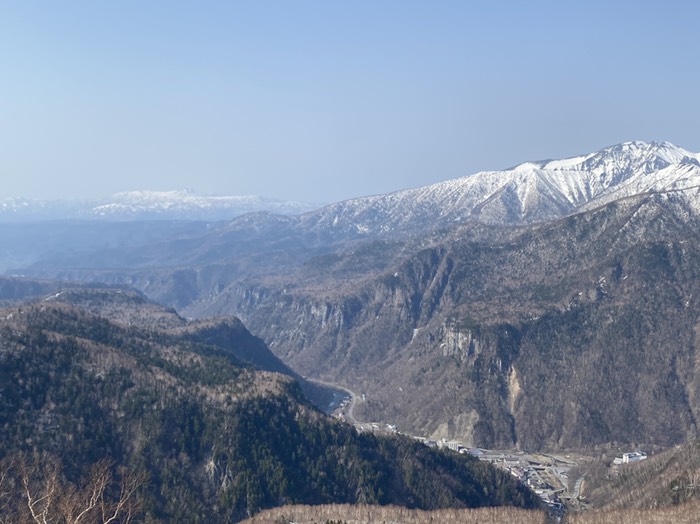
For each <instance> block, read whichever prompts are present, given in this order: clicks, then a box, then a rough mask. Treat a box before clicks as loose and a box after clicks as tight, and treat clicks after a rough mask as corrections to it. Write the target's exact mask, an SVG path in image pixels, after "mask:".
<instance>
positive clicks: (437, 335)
mask: <svg viewBox="0 0 700 524" xmlns="http://www.w3.org/2000/svg"><path fill="white" fill-rule="evenodd" d="M699 159H700V155H698V154H696V153H691V152H689V151H687V150H685V149H682V148H680V147H677V146H674V145H673V144H670V143H668V142H660V143H656V142H651V143H645V142H628V143H624V144H619V145H617V146H611V147H609V148H605V149H603V150H601V151H597V152H593V153H588V154H584V155H581V156H578V157H574V158H571V159H562V160H548V161H541V162H525V163H522V164H519V165H517V166H515V167H514V168H512V169H508V170H504V171H488V172H483V173H477V174H475V175H472V176H469V177H464V178H460V179H456V180H451V181H445V182H442V183H439V184H435V185H431V186H426V187H423V188H415V189H409V190H402V191H398V192H395V193H390V194H386V195H377V196H372V197H365V198H357V199H353V200H349V201H345V202H340V203H336V204H331V205H328V206H324V207H321V208H319V209H316V210H310V211H307V212H305V213H303V214H298V215H281V214H279V215H278V214H274V213H270V212H265V211H259V212H253V213H249V214H245V215H242V216H238V217H233V218H231V219H230V220H220V221H191V220H186V219H183V220H175V221H153V220H149V221H141V220H134V221H127V222H123V223H121V222H102V221H100V222H95V221H91V220H78V221H74V222H70V223H66V222H58V223H52V222H46V223H24V224H13V225H12V227H9V226H4V225H3V227H0V241H2V242H3V243H4V245H6V246H7V248H8V249H7V255H6V258H5V259H4V260H3V265H4V267H5V269H6V274H7V275H8V276H7V277H5V278H4V279H2V281H1V282H0V284H2V285H1V286H0V291H2V295H1V296H0V298H1V299H2V300H4V301H6V302H5V303H6V304H8V305H11V306H12V307H15V306H14V305H15V304H17V303H21V301H31V300H35V299H37V298H40V299H41V300H44V299H46V297H47V296H54V297H55V298H54V299H52V300H57V301H58V302H61V301H62V300H65V301H69V302H70V303H71V304H72V306H75V307H88V308H92V307H93V306H94V304H93V305H90V304H92V303H93V302H100V301H99V300H96V299H94V297H96V296H99V291H97V290H98V289H100V288H101V289H103V290H104V293H105V296H107V295H110V296H111V294H113V291H114V290H115V289H119V290H121V293H123V294H124V293H125V294H126V295H122V297H124V296H132V295H130V293H139V294H143V295H142V298H143V299H145V297H147V300H149V301H153V303H154V304H155V303H158V304H163V305H164V306H166V309H167V310H168V313H164V312H163V311H161V312H160V313H158V314H157V315H155V317H153V316H151V314H149V318H151V320H152V322H155V324H154V325H155V326H156V327H158V328H159V329H161V328H164V327H167V329H169V330H170V331H171V333H170V335H172V336H175V333H177V335H178V336H183V337H185V339H187V340H190V342H191V341H192V337H195V338H196V341H197V343H203V344H209V345H213V346H215V347H220V346H226V344H227V341H228V340H229V339H230V338H231V337H233V336H234V335H233V334H234V333H239V334H240V333H241V332H242V330H243V329H245V330H246V332H248V330H249V332H248V333H249V334H251V333H252V334H253V335H251V337H253V339H254V340H255V343H253V342H251V346H250V348H255V349H249V350H247V351H245V352H239V353H238V354H237V356H236V358H237V359H238V360H241V361H242V362H244V363H245V364H246V365H248V366H253V367H255V368H258V369H264V370H267V371H268V372H273V373H280V374H282V375H283V376H285V377H287V378H286V379H285V380H289V381H290V384H291V383H298V384H299V385H300V386H299V387H300V391H301V393H300V394H302V395H304V397H305V398H306V397H308V398H309V399H311V400H312V401H313V402H315V404H316V405H317V406H319V407H321V408H322V409H323V410H326V411H331V412H335V415H336V417H337V418H340V419H342V420H343V421H345V422H347V423H349V424H350V425H352V426H354V427H355V428H356V430H354V432H353V435H354V434H356V433H358V436H359V437H362V436H363V435H367V436H372V438H374V436H375V434H376V435H379V434H386V436H387V437H389V438H393V437H395V433H401V434H403V435H410V436H413V440H414V441H415V440H420V441H421V442H422V443H423V444H421V447H420V448H418V449H423V448H425V449H430V447H432V446H433V445H434V446H435V447H437V446H438V445H439V446H441V447H445V448H454V449H455V450H456V451H455V453H452V454H449V455H455V457H459V456H460V454H459V453H458V451H459V450H463V451H465V452H466V451H471V452H472V453H474V454H475V455H479V457H480V458H482V459H484V462H492V463H494V464H496V465H497V466H499V467H501V468H505V469H504V471H505V473H506V474H507V477H508V478H513V479H518V480H519V482H520V484H519V485H522V486H524V485H525V483H526V482H530V485H531V486H532V487H534V488H535V489H538V490H540V491H541V493H540V495H542V496H543V497H542V498H546V499H547V500H548V501H549V505H550V507H551V508H553V509H555V510H556V511H559V510H560V509H561V506H559V504H561V503H562V502H563V501H564V500H565V498H568V501H567V503H568V504H569V506H571V507H574V506H576V507H578V508H579V509H585V508H590V509H592V510H593V509H596V508H598V507H601V508H602V507H605V506H604V505H602V503H601V505H600V506H599V505H598V501H599V500H603V499H604V497H603V499H601V498H600V497H601V495H600V494H599V493H598V495H595V496H589V495H590V494H591V493H597V492H596V490H597V489H599V486H603V485H607V484H606V483H608V482H614V480H611V479H612V476H611V474H609V472H607V470H603V469H600V470H599V471H598V474H597V476H596V474H594V473H589V472H588V470H587V468H588V467H589V466H590V464H592V463H593V462H595V460H594V459H597V458H600V459H601V460H603V459H605V460H607V461H608V462H610V461H612V457H609V456H608V455H609V454H611V453H613V451H614V452H620V451H630V450H637V449H640V450H648V451H649V453H651V454H656V453H658V452H661V451H662V450H671V449H675V447H677V446H680V447H685V446H689V445H692V443H693V442H694V441H695V439H696V438H697V435H698V431H699V429H700V428H699V427H698V424H699V423H698V420H699V417H700V339H699V338H698V333H700V300H699V299H700V288H699V286H700V233H699V232H700V163H699ZM84 288H90V289H92V291H91V293H92V295H90V296H92V297H93V299H91V301H92V302H91V301H87V302H85V300H86V299H85V296H88V295H84V294H81V292H80V290H81V289H84ZM66 289H71V290H72V291H70V293H67V292H66V291H65V290H66ZM135 290H136V291H135ZM64 292H66V295H65V296H64V295H62V293H64ZM139 296H141V295H139ZM80 297H82V298H80ZM132 298H133V297H132ZM139 300H141V299H139ZM18 301H19V302H18ZM102 302H103V303H104V304H111V305H109V307H107V306H104V308H103V309H101V310H100V311H99V314H100V315H103V316H104V317H105V318H108V319H110V321H114V320H115V319H117V320H119V322H125V321H126V322H133V323H137V322H138V321H139V319H138V314H134V313H133V312H131V313H130V312H129V308H127V307H126V306H125V305H123V304H122V305H121V306H119V305H118V304H119V300H116V301H115V299H114V297H112V298H110V299H109V300H106V299H105V300H103V301H102ZM139 307H140V308H141V309H140V310H139V311H145V310H146V309H148V308H146V306H143V305H141V306H139ZM149 307H152V308H155V309H153V310H152V312H153V311H155V310H157V307H156V306H149ZM159 307H160V306H159ZM144 308H146V309H144ZM158 311H160V310H158ZM139 314H140V313H139ZM234 317H235V319H236V320H232V318H234ZM172 322H174V324H172V325H170V323H172ZM194 326H196V328H195V327H194ZM243 326H245V327H243ZM151 327H153V326H151ZM149 329H150V327H149ZM192 330H194V332H196V335H194V334H193V331H192ZM236 336H238V335H236ZM253 339H251V340H253ZM217 380H218V379H217ZM275 387H277V386H275ZM280 387H281V386H280ZM286 387H287V386H285V388H286ZM289 387H293V386H289ZM263 389H264V388H263ZM283 389H284V388H283ZM297 400H299V399H297ZM314 416H316V415H314ZM342 431H345V430H342ZM344 435H345V434H344ZM343 438H345V437H343ZM347 438H350V437H349V436H348V437H347ZM414 443H415V442H414ZM424 444H428V445H427V446H426V445H424ZM412 449H415V448H412ZM499 450H502V451H499ZM467 454H468V453H467ZM567 456H569V457H576V458H574V459H571V458H567ZM650 462H651V461H650ZM646 467H648V466H646V465H645V466H644V468H646ZM640 471H641V469H640ZM682 477H683V473H678V474H677V475H676V477H674V478H675V479H679V478H682ZM584 479H585V480H584ZM594 481H595V484H594ZM226 482H228V481H226ZM669 486H670V484H669ZM333 489H335V488H333ZM338 489H341V488H338ZM343 489H344V488H343ZM634 489H636V488H634ZM640 489H641V488H640ZM668 489H672V488H670V487H664V488H663V489H662V491H663V490H666V491H667V490H668ZM666 491H664V493H665V495H664V497H665V496H666V495H668V494H667V493H666ZM411 496H413V495H411ZM377 497H378V495H377ZM377 497H375V499H376V500H379V499H378V498H377ZM407 497H409V496H408V495H407ZM409 498H410V497H409ZM619 499H620V500H622V499H624V496H623V495H620V496H619ZM662 499H663V500H668V498H663V497H661V498H660V499H659V500H662ZM237 500H238V499H237ZM300 500H301V499H300ZM316 500H319V499H318V498H317V499H316ZM405 500H409V499H408V498H407V499H405ZM411 500H413V499H411ZM674 500H675V499H674ZM572 501H573V502H572ZM609 502H610V501H607V502H606V504H607V503H609ZM682 502H684V503H685V502H688V501H687V500H685V499H684V500H683V501H682ZM236 504H239V502H236ZM266 504H268V505H273V504H272V499H269V500H268V502H266ZM611 507H612V506H611ZM236 508H237V509H236V511H237V515H238V516H239V517H242V516H243V513H245V511H244V510H243V509H242V506H240V504H239V506H236Z"/></svg>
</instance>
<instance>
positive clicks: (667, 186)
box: [300, 142, 700, 236]
mask: <svg viewBox="0 0 700 524" xmlns="http://www.w3.org/2000/svg"><path fill="white" fill-rule="evenodd" d="M696 186H700V154H698V153H692V152H690V151H687V150H685V149H683V148H680V147H678V146H675V145H673V144H671V143H669V142H649V143H647V142H626V143H623V144H619V145H615V146H611V147H606V148H604V149H602V150H600V151H598V152H595V153H590V154H586V155H581V156H577V157H572V158H567V159H562V160H546V161H537V162H524V163H522V164H519V165H517V166H515V167H513V168H511V169H506V170H503V171H485V172H480V173H476V174H474V175H471V176H466V177H462V178H458V179H454V180H448V181H445V182H440V183H437V184H433V185H429V186H425V187H420V188H416V189H408V190H404V191H398V192H395V193H390V194H386V195H378V196H371V197H365V198H358V199H353V200H348V201H345V202H340V203H337V204H332V205H330V206H326V207H325V208H322V209H320V210H318V211H316V212H313V213H310V214H307V215H304V216H303V217H300V218H301V221H302V222H304V223H305V224H304V225H306V226H307V227H308V226H311V227H313V228H324V229H325V228H329V229H336V230H343V231H344V232H346V233H353V234H357V235H360V236H361V235H364V234H378V233H382V232H393V231H397V230H406V229H410V230H419V229H422V228H425V227H446V226H449V225H450V224H454V223H457V222H463V221H467V220H478V221H481V222H485V223H489V224H527V223H535V222H543V221H548V220H554V219H557V218H560V217H562V216H565V215H568V214H571V213H574V212H577V211H582V210H585V209H591V208H593V207H596V206H599V205H602V204H604V203H607V202H610V201H612V200H616V199H619V198H625V197H628V196H632V195H636V194H640V193H647V192H662V191H684V190H689V189H691V188H694V187H696ZM691 193H692V194H693V195H695V194H696V193H697V192H695V191H692V192H689V194H691ZM693 200H694V202H695V204H694V205H695V207H696V209H698V212H700V202H699V201H697V197H693Z"/></svg>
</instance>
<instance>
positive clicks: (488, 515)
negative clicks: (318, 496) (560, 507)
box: [241, 504, 549, 524]
mask: <svg viewBox="0 0 700 524" xmlns="http://www.w3.org/2000/svg"><path fill="white" fill-rule="evenodd" d="M291 522H296V523H298V524H316V523H320V524H324V523H326V522H334V523H335V522H340V523H343V524H365V523H387V524H389V523H392V524H393V523H396V524H422V523H424V522H432V523H436V524H437V523H443V522H444V523H450V522H459V523H464V524H471V523H474V524H476V523H478V524H500V523H503V522H508V523H512V524H544V523H547V522H549V521H548V520H547V517H546V515H545V514H544V513H542V512H541V511H533V510H521V509H515V508H504V507H498V508H478V509H468V510H465V509H442V510H437V511H421V510H417V509H406V508H402V507H398V506H369V505H347V504H328V505H324V506H285V507H281V508H275V509H271V510H267V511H263V512H262V513H259V514H258V515H256V516H254V517H252V518H250V519H248V520H244V521H243V522H242V523H241V524H289V523H291Z"/></svg>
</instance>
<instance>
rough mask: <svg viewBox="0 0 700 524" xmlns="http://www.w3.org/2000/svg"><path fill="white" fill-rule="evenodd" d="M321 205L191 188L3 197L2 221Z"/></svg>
mask: <svg viewBox="0 0 700 524" xmlns="http://www.w3.org/2000/svg"><path fill="white" fill-rule="evenodd" d="M317 207H319V205H318V204H309V203H304V202H292V201H282V200H273V199H268V198H261V197H258V196H202V195H197V194H195V193H193V192H192V191H189V190H180V191H128V192H124V193H117V194H116V195H113V196H112V197H109V198H105V199H97V200H29V199H24V198H9V199H5V200H0V221H36V220H63V219H102V220H151V219H168V220H230V219H231V218H233V217H235V216H238V215H243V214H245V213H251V212H254V211H270V212H274V213H279V214H283V215H284V214H295V213H303V212H306V211H310V210H312V209H316V208H317Z"/></svg>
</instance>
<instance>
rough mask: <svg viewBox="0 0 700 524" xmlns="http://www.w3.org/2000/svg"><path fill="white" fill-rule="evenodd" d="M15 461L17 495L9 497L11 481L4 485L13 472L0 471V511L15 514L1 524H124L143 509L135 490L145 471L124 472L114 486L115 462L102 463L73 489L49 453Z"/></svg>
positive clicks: (142, 484)
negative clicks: (26, 523) (29, 523)
mask: <svg viewBox="0 0 700 524" xmlns="http://www.w3.org/2000/svg"><path fill="white" fill-rule="evenodd" d="M14 463H16V471H17V479H18V482H17V485H18V486H19V488H20V491H21V492H20V493H12V486H11V484H12V483H11V482H8V481H7V479H8V478H9V476H11V473H12V471H11V469H8V468H4V469H3V468H0V510H2V513H3V514H5V513H7V514H11V513H14V514H15V518H10V517H8V518H6V519H4V520H0V524H4V523H5V522H7V523H8V524H9V523H10V522H12V523H16V522H18V521H28V522H33V523H35V524H54V523H55V524H117V523H118V524H128V523H130V522H132V521H133V519H134V518H135V517H136V515H137V514H138V513H139V511H140V509H141V497H140V494H139V491H140V489H141V487H142V486H144V485H145V484H146V482H147V475H146V473H145V472H142V471H141V472H132V471H127V470H123V471H122V472H121V475H120V477H121V480H120V483H119V485H118V487H117V485H115V483H116V480H115V478H114V474H113V471H114V461H111V460H107V459H103V460H100V461H99V462H97V463H96V464H94V465H93V466H92V468H91V469H90V473H89V474H88V475H86V476H85V477H84V478H83V479H82V481H81V482H80V484H78V485H76V484H74V483H72V482H70V481H68V480H67V479H65V478H64V477H63V476H62V474H61V467H60V463H59V462H58V460H57V459H55V458H53V457H51V456H49V455H47V454H40V455H34V456H32V457H28V456H27V455H20V456H19V457H18V458H17V459H15V460H14ZM5 464H6V465H7V464H9V463H8V462H7V461H6V462H5ZM5 486H7V488H8V490H7V496H5V495H4V494H5V493H6V490H5ZM3 497H4V498H3ZM2 504H4V505H5V506H4V507H3V506H2ZM22 514H24V516H22Z"/></svg>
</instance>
